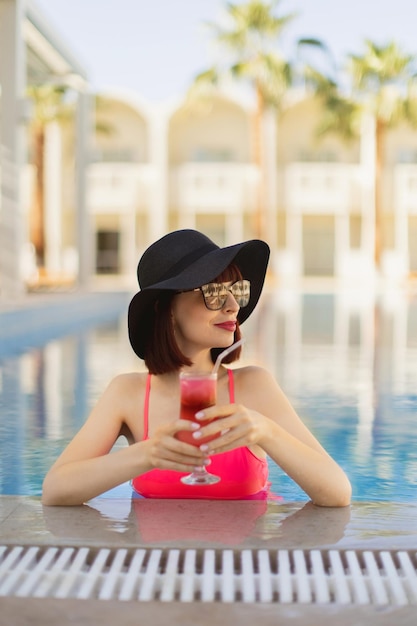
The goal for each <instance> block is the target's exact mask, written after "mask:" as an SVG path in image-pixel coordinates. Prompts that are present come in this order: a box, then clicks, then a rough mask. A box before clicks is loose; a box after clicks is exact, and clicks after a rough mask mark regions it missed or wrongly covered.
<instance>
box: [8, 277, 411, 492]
mask: <svg viewBox="0 0 417 626" xmlns="http://www.w3.org/2000/svg"><path fill="white" fill-rule="evenodd" d="M243 330H244V334H245V336H246V338H247V342H246V344H245V351H244V355H243V360H244V361H248V362H257V363H259V364H262V365H265V366H266V367H268V368H269V369H271V370H272V371H273V372H275V375H276V377H277V379H278V381H279V382H280V384H281V386H282V387H283V389H284V391H285V392H286V393H287V394H288V396H289V397H290V399H291V401H292V402H293V404H294V405H295V407H296V408H297V410H298V412H299V413H300V415H301V416H302V418H303V419H304V420H305V421H306V422H307V424H308V426H309V428H311V430H312V431H313V432H314V433H315V434H316V435H317V436H318V438H319V439H320V441H322V443H323V445H324V446H325V447H326V448H327V449H328V450H329V452H330V453H331V454H332V455H333V456H334V457H335V459H336V460H337V461H338V462H339V463H340V464H341V465H342V467H343V468H344V469H345V470H346V472H347V474H348V475H349V477H350V478H351V480H352V483H353V488H354V499H355V500H367V501H371V500H397V501H405V500H411V499H415V498H416V496H417V480H416V476H417V427H416V420H415V414H416V399H417V396H416V386H415V376H416V375H415V372H416V371H417V301H416V298H414V297H411V296H409V295H407V294H406V293H403V292H399V291H395V292H387V293H384V294H380V295H378V296H376V297H374V294H373V293H372V291H370V290H369V291H366V292H365V291H360V292H358V291H353V290H351V291H349V290H345V291H341V292H340V293H336V294H334V293H302V292H297V291H290V290H286V289H283V288H281V289H279V290H276V291H275V292H273V293H266V294H265V295H264V297H263V300H262V303H261V305H260V307H259V310H257V311H256V312H255V313H254V315H253V316H252V317H251V318H250V319H249V320H248V321H247V322H246V324H245V325H244V327H243ZM32 345H37V342H36V341H34V342H33V344H32ZM0 347H1V346H0ZM0 354H3V355H4V354H5V352H4V351H3V352H2V351H1V350H0ZM142 367H143V364H142V362H141V361H138V360H137V358H136V357H135V355H134V354H133V352H132V350H131V348H130V345H129V344H128V338H127V332H126V320H125V315H124V314H123V315H122V316H121V317H120V319H119V318H117V319H115V320H114V321H113V322H111V323H107V324H105V325H100V326H97V327H96V328H94V329H91V328H88V329H84V330H81V331H80V332H78V333H74V334H72V335H68V336H63V337H62V338H61V339H58V340H57V339H55V340H54V341H53V342H49V343H47V344H46V345H44V346H43V347H36V348H33V349H30V348H28V350H27V351H26V352H25V353H24V354H22V355H20V356H9V357H8V356H7V355H6V356H3V357H1V360H0V405H1V422H0V470H1V474H0V475H1V478H0V481H1V483H0V493H3V494H29V495H39V494H40V492H41V484H42V480H43V476H44V474H45V473H46V471H47V469H48V468H49V466H50V465H51V464H52V462H53V460H54V459H55V458H56V456H57V455H58V454H59V452H60V451H61V450H62V448H63V447H64V445H65V444H66V442H67V441H68V440H69V439H70V438H71V437H72V435H73V434H74V433H75V432H76V430H78V428H79V427H80V425H81V424H82V423H83V421H84V419H85V417H86V415H87V414H88V412H89V410H90V408H91V407H92V406H93V404H94V403H95V401H96V400H97V398H98V396H99V395H100V394H101V393H102V391H103V389H104V387H105V386H106V385H107V383H108V382H109V380H110V379H111V378H112V377H113V376H114V375H115V374H117V373H120V372H123V371H129V370H132V369H140V368H142ZM138 419H140V416H139V412H138ZM271 478H272V481H273V490H274V492H275V493H277V494H280V495H282V496H283V497H284V500H287V501H288V500H291V501H294V500H305V495H304V494H303V492H301V490H300V489H299V488H298V487H297V485H295V484H294V483H293V482H292V481H290V480H289V479H288V477H286V476H285V475H284V474H283V473H282V472H280V470H279V469H278V468H275V467H274V468H272V471H271ZM118 493H120V492H118ZM123 494H124V495H126V494H129V496H130V489H129V488H128V487H127V488H126V489H125V490H124V492H123ZM113 495H116V494H113Z"/></svg>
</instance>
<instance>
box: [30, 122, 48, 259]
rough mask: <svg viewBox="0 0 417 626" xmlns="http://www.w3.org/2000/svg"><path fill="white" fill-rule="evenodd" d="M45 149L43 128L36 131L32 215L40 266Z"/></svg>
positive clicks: (31, 225)
mask: <svg viewBox="0 0 417 626" xmlns="http://www.w3.org/2000/svg"><path fill="white" fill-rule="evenodd" d="M44 149H45V133H44V129H43V128H38V129H36V131H35V133H34V167H35V189H34V194H33V201H32V208H31V216H30V240H31V242H32V243H33V245H34V247H35V251H36V260H37V264H38V267H40V266H42V265H43V264H44V261H45V228H44V185H43V177H44Z"/></svg>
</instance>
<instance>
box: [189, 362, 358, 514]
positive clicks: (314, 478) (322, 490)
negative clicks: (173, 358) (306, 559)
mask: <svg viewBox="0 0 417 626" xmlns="http://www.w3.org/2000/svg"><path fill="white" fill-rule="evenodd" d="M235 381H236V397H237V399H239V401H240V402H241V404H235V405H224V406H220V407H219V406H216V407H213V408H210V409H206V410H205V411H204V419H208V418H211V417H212V418H214V417H216V418H218V417H222V418H223V419H220V420H216V421H213V422H212V423H211V424H210V425H208V426H206V427H205V428H202V429H201V433H202V435H203V436H206V435H209V434H213V433H214V432H219V431H225V430H227V432H226V433H225V434H223V435H221V436H220V437H219V438H218V439H214V440H213V441H211V442H210V443H209V444H207V446H203V450H204V451H205V452H206V454H208V455H210V454H211V453H218V452H225V451H226V450H231V449H233V448H236V447H238V446H256V445H257V446H259V447H260V448H262V450H264V452H265V453H266V454H267V455H268V456H270V458H271V459H272V460H273V461H275V463H276V464H277V465H279V466H280V467H281V468H282V469H283V470H284V472H285V473H286V474H288V475H289V476H290V477H291V478H292V479H293V480H294V481H295V482H296V483H297V484H298V485H299V486H300V487H301V488H302V489H303V490H304V491H305V492H306V493H307V495H308V496H309V497H310V498H311V500H312V501H313V502H314V504H317V505H320V506H347V505H348V504H349V503H350V498H351V486H350V482H349V480H348V478H347V476H346V474H345V473H344V472H343V470H342V469H341V467H340V466H339V465H338V464H337V463H336V462H335V461H334V460H333V459H332V458H331V457H330V455H329V454H328V453H327V452H326V451H325V450H324V448H323V447H322V446H321V445H320V443H319V442H318V441H317V439H316V438H315V437H314V436H313V434H312V433H311V432H310V431H309V430H308V428H307V427H306V426H305V424H304V423H303V422H302V420H301V419H300V418H299V416H298V415H297V414H296V412H295V410H294V409H293V407H292V406H291V404H290V402H289V401H288V399H287V398H286V396H285V395H284V393H283V392H282V390H281V389H280V387H279V386H278V384H277V383H276V381H275V379H274V378H273V377H272V375H271V374H270V373H269V372H267V371H266V370H264V369H262V368H259V367H250V368H242V369H241V370H238V371H236V373H235ZM194 436H196V434H194ZM198 436H199V435H198V434H197V438H198Z"/></svg>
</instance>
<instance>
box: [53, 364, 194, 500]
mask: <svg viewBox="0 0 417 626" xmlns="http://www.w3.org/2000/svg"><path fill="white" fill-rule="evenodd" d="M133 376H134V377H135V378H133ZM132 382H133V383H134V384H132ZM139 397H140V393H139V394H138V377H137V376H136V375H122V376H118V377H116V378H115V379H114V380H113V381H112V382H111V383H110V385H109V386H108V387H107V389H106V390H105V392H104V394H103V395H102V397H101V398H100V400H99V401H98V403H97V405H96V406H95V408H94V409H93V411H92V412H91V414H90V416H89V418H88V419H87V421H86V422H85V424H84V425H83V426H82V428H81V429H80V430H79V431H78V433H77V434H76V435H75V437H74V438H73V439H72V441H71V442H70V443H69V444H68V446H67V447H66V448H65V450H64V451H63V452H62V454H61V455H60V457H59V458H58V459H57V461H56V462H55V463H54V464H53V466H52V467H51V469H50V470H49V472H48V473H47V475H46V477H45V480H44V483H43V493H42V502H43V504H45V505H79V504H83V503H84V502H86V501H87V500H90V499H91V498H94V497H96V496H98V495H100V494H102V493H104V492H105V491H108V490H109V489H112V488H113V487H116V486H117V485H120V484H122V483H124V482H126V481H128V480H130V479H132V478H134V477H135V476H138V475H139V474H142V473H144V472H146V471H149V470H151V469H155V468H161V469H174V470H177V471H182V472H189V471H190V469H191V468H193V467H195V466H196V465H201V464H202V462H203V460H204V456H203V454H202V452H201V451H200V450H199V449H198V448H196V447H194V446H190V445H188V444H186V443H182V442H180V441H178V440H177V439H176V438H175V433H176V432H177V431H178V430H192V429H193V426H192V424H191V423H190V422H184V421H183V420H174V421H173V422H171V423H169V424H166V425H165V426H163V427H161V428H160V429H158V431H157V432H156V433H155V435H154V437H152V438H151V439H148V440H146V441H141V440H140V441H137V442H136V443H133V444H132V445H130V446H128V447H126V448H122V449H121V450H117V451H115V452H111V453H110V451H111V449H112V447H113V445H114V443H115V442H116V440H117V438H118V437H119V435H120V433H121V432H122V430H123V428H124V426H125V424H126V418H127V416H129V415H130V420H129V419H128V421H130V422H131V423H133V422H132V420H137V421H138V423H139V422H140V419H141V415H140V408H139V407H140V406H141V403H140V402H139ZM142 397H143V395H142ZM142 404H143V403H142ZM138 438H139V439H141V436H140V437H138Z"/></svg>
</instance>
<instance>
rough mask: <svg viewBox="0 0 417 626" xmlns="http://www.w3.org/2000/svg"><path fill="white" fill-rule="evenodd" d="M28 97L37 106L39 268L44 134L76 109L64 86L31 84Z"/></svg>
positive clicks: (33, 228)
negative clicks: (67, 98) (55, 122)
mask: <svg viewBox="0 0 417 626" xmlns="http://www.w3.org/2000/svg"><path fill="white" fill-rule="evenodd" d="M27 91H28V96H29V97H30V98H31V99H32V100H33V103H34V114H33V118H32V122H31V128H30V131H31V139H32V154H33V156H32V162H33V165H34V169H35V184H34V193H33V199H32V205H31V209H30V217H29V231H30V234H29V236H30V241H31V243H32V244H33V245H34V248H35V252H36V261H37V264H38V266H39V267H42V266H43V264H44V262H45V227H44V219H45V206H44V203H45V198H44V157H45V131H46V127H47V125H48V124H50V123H51V122H53V121H59V120H61V121H62V120H68V119H69V118H70V117H71V116H72V115H73V107H71V105H70V104H69V103H68V102H67V101H66V99H65V96H66V93H67V87H66V86H61V85H32V86H30V87H28V90H27Z"/></svg>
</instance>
